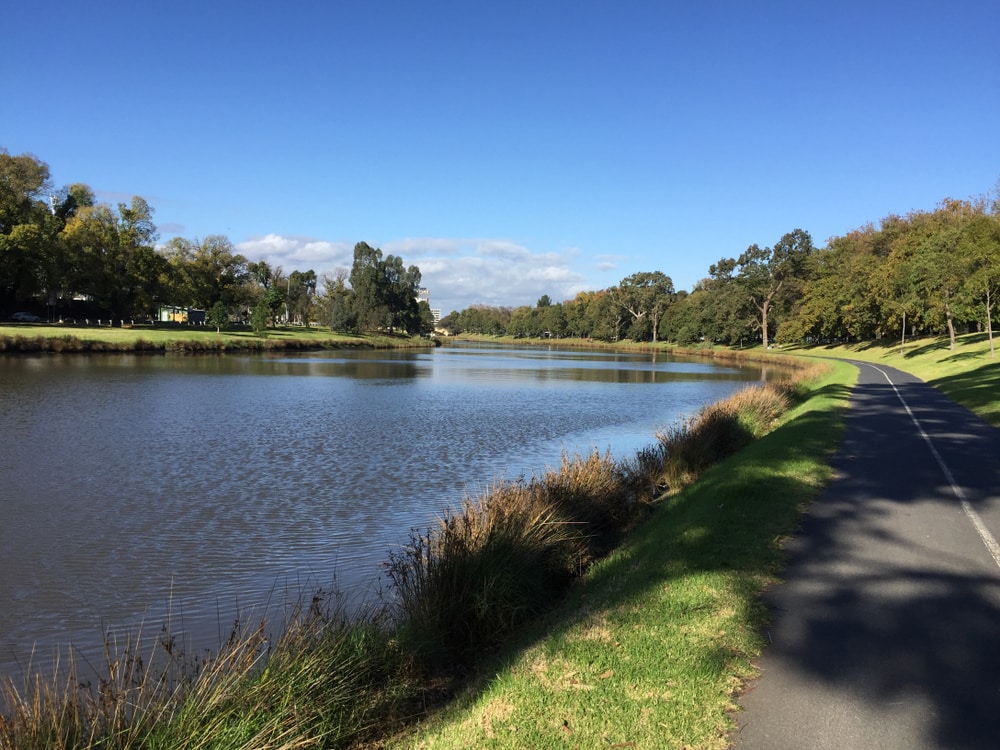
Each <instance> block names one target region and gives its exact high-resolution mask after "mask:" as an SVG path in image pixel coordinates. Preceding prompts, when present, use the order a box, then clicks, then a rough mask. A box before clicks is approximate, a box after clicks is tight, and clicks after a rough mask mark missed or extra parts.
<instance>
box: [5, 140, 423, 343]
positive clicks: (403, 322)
mask: <svg viewBox="0 0 1000 750" xmlns="http://www.w3.org/2000/svg"><path fill="white" fill-rule="evenodd" d="M153 213H154V211H153V208H152V207H151V206H150V205H149V204H148V203H147V202H146V201H145V200H144V199H142V198H139V197H134V198H132V199H131V201H129V202H127V203H125V202H122V203H118V204H117V205H114V206H112V205H110V204H107V203H101V202H98V201H97V199H96V197H95V194H94V191H93V190H92V189H91V188H90V187H89V186H88V185H86V184H84V183H74V184H71V185H67V186H65V187H62V188H59V189H56V188H54V187H53V185H52V183H51V179H50V173H49V167H48V165H47V164H45V163H44V162H42V161H41V160H39V159H38V158H37V157H35V156H33V155H30V154H22V155H19V156H12V155H10V154H9V153H8V152H7V150H6V149H0V312H3V313H5V314H8V315H9V314H10V313H11V312H13V311H14V310H15V309H24V308H30V309H32V310H37V311H38V313H40V314H41V316H43V317H46V318H47V319H51V320H59V319H63V318H88V319H91V318H92V319H102V318H103V319H116V320H126V319H146V320H148V319H156V317H157V312H158V310H159V309H160V308H161V307H164V306H169V307H178V308H193V309H198V310H203V311H205V312H206V319H207V322H209V323H210V324H213V325H215V326H217V327H219V328H221V327H222V326H224V325H228V324H229V323H231V322H241V323H248V324H250V325H252V326H253V328H254V329H255V330H263V329H264V328H266V327H267V326H274V325H275V324H276V323H277V321H279V320H284V321H286V322H290V323H291V322H294V323H299V324H303V325H309V324H311V323H314V322H318V323H321V324H323V325H327V326H329V327H330V328H332V329H333V330H337V331H345V332H360V331H374V330H382V331H402V332H406V333H411V334H417V333H427V332H429V331H430V330H432V328H433V318H432V317H431V313H430V308H429V307H428V305H427V303H426V302H419V303H418V301H417V292H418V290H419V287H420V269H419V268H417V267H416V266H410V267H408V268H406V267H404V265H403V261H402V260H401V259H400V258H398V257H395V256H393V255H389V256H386V257H383V256H382V251H381V250H379V249H377V248H372V247H370V246H369V245H368V244H366V243H364V242H359V243H358V244H357V245H356V246H355V248H354V263H353V265H352V267H351V269H349V270H348V269H339V270H338V271H335V272H333V273H331V274H327V275H326V276H325V277H324V278H317V275H316V273H315V271H313V270H307V271H297V270H296V271H291V272H290V273H286V272H285V271H284V270H283V269H282V268H281V267H280V266H278V267H271V265H269V264H268V263H267V262H266V261H264V260H257V261H252V260H249V259H247V258H246V257H245V256H243V255H241V254H240V253H238V252H237V251H236V248H235V247H234V246H233V244H232V243H231V242H230V240H229V238H227V237H226V236H224V235H221V234H220V235H210V236H208V237H206V238H204V239H186V238H184V237H174V238H172V239H170V240H169V241H167V242H166V243H165V244H162V245H158V244H157V242H158V239H159V235H158V232H157V228H156V225H155V224H154V223H153Z"/></svg>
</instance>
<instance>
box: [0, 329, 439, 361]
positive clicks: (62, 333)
mask: <svg viewBox="0 0 1000 750" xmlns="http://www.w3.org/2000/svg"><path fill="white" fill-rule="evenodd" d="M436 345H437V342H436V340H434V339H428V338H422V337H418V336H408V335H389V334H380V335H368V334H358V335H348V334H338V333H334V332H332V331H330V330H329V329H326V328H309V327H305V326H278V327H276V328H269V329H267V334H266V335H264V336H259V335H257V334H255V333H254V332H253V331H251V330H249V329H224V330H223V331H221V332H216V330H215V329H214V328H209V327H205V326H181V325H171V324H162V325H135V326H128V327H121V326H118V327H112V326H79V325H57V324H40V325H24V324H3V325H0V353H11V354H25V353H35V352H56V353H97V352H134V353H154V354H155V353H161V354H162V353H167V352H171V353H197V352H215V353H226V352H262V351H286V350H309V349H397V348H409V347H429V346H436Z"/></svg>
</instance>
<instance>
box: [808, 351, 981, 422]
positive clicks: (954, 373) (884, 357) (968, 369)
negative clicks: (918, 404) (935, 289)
mask: <svg viewBox="0 0 1000 750" xmlns="http://www.w3.org/2000/svg"><path fill="white" fill-rule="evenodd" d="M998 348H1000V342H998ZM791 351H792V352H794V353H799V354H809V355H813V356H822V357H840V358H845V359H858V360H863V361H865V362H872V363H875V364H885V365H889V366H890V367H896V368H898V369H900V370H905V371H906V372H909V373H912V374H914V375H916V376H917V377H918V378H920V379H921V380H923V381H925V382H927V383H929V384H930V385H933V386H934V387H935V388H938V389H940V390H941V391H942V392H943V393H944V394H945V395H947V396H948V397H949V398H951V399H952V400H953V401H956V402H958V403H960V404H962V405H963V406H965V407H966V408H968V409H969V410H970V411H973V412H975V413H976V414H978V415H979V416H981V417H982V418H983V419H985V420H987V421H988V422H990V423H991V424H993V425H995V426H997V427H1000V352H998V353H997V357H998V358H994V357H993V356H992V355H991V351H990V343H989V340H988V339H987V336H986V334H985V333H972V334H967V335H964V336H959V337H958V338H957V339H956V343H955V349H954V350H952V349H951V347H950V342H949V340H948V337H947V336H939V337H933V338H920V339H913V340H911V341H908V342H907V343H906V344H905V345H903V346H900V342H899V341H888V340H881V341H873V342H864V343H860V344H837V345H832V346H812V347H801V348H797V349H793V350H791Z"/></svg>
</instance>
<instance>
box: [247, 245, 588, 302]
mask: <svg viewBox="0 0 1000 750" xmlns="http://www.w3.org/2000/svg"><path fill="white" fill-rule="evenodd" d="M378 247H380V248H381V249H382V252H383V253H384V254H386V255H390V254H392V255H396V256H399V257H400V258H402V259H403V263H404V264H405V265H407V266H411V265H415V266H417V267H418V268H419V269H420V274H421V278H422V284H423V286H424V287H426V288H427V290H428V292H429V293H430V302H431V307H435V308H440V309H441V311H442V313H444V314H447V313H449V312H451V311H452V310H463V309H465V308H466V307H469V306H470V305H474V304H484V305H495V306H508V307H517V306H519V305H534V304H535V303H536V302H537V301H538V298H539V297H541V296H542V295H544V294H547V295H548V296H549V297H551V298H552V299H553V300H555V301H563V300H567V299H572V298H573V297H575V296H576V294H577V293H578V292H580V291H583V290H586V289H590V288H591V287H590V285H588V283H587V281H586V279H585V278H584V276H583V275H582V274H581V273H580V272H579V271H578V270H577V268H576V265H577V263H578V261H579V258H580V251H579V250H577V249H576V248H566V249H562V250H558V251H551V252H537V251H535V250H532V249H530V248H528V247H525V246H523V245H520V244H518V243H516V242H512V241H510V240H505V239H487V238H472V239H469V238H446V237H422V238H404V239H399V240H390V241H387V242H383V243H381V244H379V245H378ZM236 249H237V251H238V252H240V253H242V254H243V255H245V256H246V257H247V258H249V259H250V260H266V261H267V262H268V263H269V264H271V265H272V266H281V267H282V268H283V269H284V271H285V272H286V273H288V272H291V271H295V270H298V271H305V270H309V269H312V270H313V271H316V273H317V274H320V275H322V274H323V273H326V272H328V271H333V270H334V269H336V268H350V266H351V263H352V262H353V260H354V244H353V243H349V242H327V241H324V240H318V239H314V238H307V237H284V236H281V235H277V234H268V235H265V236H263V237H256V238H252V239H250V240H247V241H246V242H241V243H239V244H238V245H236Z"/></svg>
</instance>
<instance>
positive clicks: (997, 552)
mask: <svg viewBox="0 0 1000 750" xmlns="http://www.w3.org/2000/svg"><path fill="white" fill-rule="evenodd" d="M858 364H867V365H868V366H869V367H871V368H872V369H873V370H875V371H876V372H879V373H881V374H882V377H884V378H885V379H886V382H888V383H889V385H891V386H892V390H893V391H895V393H896V397H897V398H898V399H899V402H900V403H901V404H902V405H903V408H904V409H906V413H907V414H909V415H910V419H912V420H913V424H914V425H915V426H916V428H917V432H919V433H920V437H922V438H923V439H924V442H925V443H927V447H928V448H930V449H931V455H933V456H934V460H935V461H937V463H938V466H940V467H941V471H942V472H944V477H945V479H947V480H948V484H950V485H951V491H952V492H954V493H955V497H957V498H958V500H959V502H960V503H961V504H962V510H963V511H965V515H966V516H968V518H969V520H970V521H972V525H973V526H974V527H975V529H976V532H977V533H978V534H979V538H980V539H982V540H983V544H985V545H986V549H987V550H989V553H990V555H992V557H993V562H995V563H996V564H997V567H1000V543H997V540H996V538H995V537H994V536H993V535H992V534H991V533H990V530H989V529H988V528H986V524H985V523H983V519H982V517H981V516H980V515H979V514H978V513H976V509H975V508H973V507H972V505H971V504H970V503H969V501H968V499H967V498H966V497H965V492H963V491H962V488H961V487H959V486H958V483H957V482H956V481H955V476H954V475H953V474H952V473H951V469H949V468H948V465H947V464H946V463H945V462H944V459H943V458H941V454H940V453H938V452H937V448H935V447H934V443H933V442H931V439H930V436H929V435H928V434H927V433H926V432H924V428H923V426H922V425H921V424H920V421H919V420H918V419H917V417H916V415H915V414H914V413H913V411H912V410H911V409H910V405H909V404H908V403H906V400H905V399H904V398H903V394H902V393H900V392H899V389H898V388H897V387H896V384H895V383H893V382H892V378H890V377H889V373H887V372H886V371H885V370H882V369H880V368H878V367H876V366H875V365H872V364H868V363H867V362H864V363H861V362H859V363H858Z"/></svg>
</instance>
